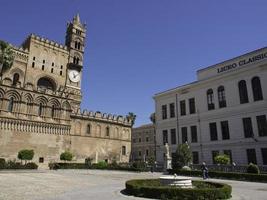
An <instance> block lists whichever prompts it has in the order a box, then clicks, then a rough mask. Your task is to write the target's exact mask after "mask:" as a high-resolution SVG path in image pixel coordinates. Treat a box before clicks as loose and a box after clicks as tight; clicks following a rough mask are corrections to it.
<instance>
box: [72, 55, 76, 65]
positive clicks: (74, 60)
mask: <svg viewBox="0 0 267 200" xmlns="http://www.w3.org/2000/svg"><path fill="white" fill-rule="evenodd" d="M73 64H76V57H75V56H74V57H73Z"/></svg>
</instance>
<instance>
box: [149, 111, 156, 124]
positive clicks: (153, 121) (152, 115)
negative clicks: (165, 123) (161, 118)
mask: <svg viewBox="0 0 267 200" xmlns="http://www.w3.org/2000/svg"><path fill="white" fill-rule="evenodd" d="M150 121H151V122H152V123H153V124H155V123H156V114H155V113H152V114H151V115H150Z"/></svg>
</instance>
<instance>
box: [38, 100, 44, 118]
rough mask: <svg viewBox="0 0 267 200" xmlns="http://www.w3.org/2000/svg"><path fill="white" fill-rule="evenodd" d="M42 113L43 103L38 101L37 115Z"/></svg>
mask: <svg viewBox="0 0 267 200" xmlns="http://www.w3.org/2000/svg"><path fill="white" fill-rule="evenodd" d="M42 114H43V104H42V103H40V104H39V107H38V116H42Z"/></svg>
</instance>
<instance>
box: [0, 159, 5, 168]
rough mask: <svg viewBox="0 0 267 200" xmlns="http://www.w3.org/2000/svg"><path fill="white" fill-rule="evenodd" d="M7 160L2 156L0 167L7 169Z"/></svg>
mask: <svg viewBox="0 0 267 200" xmlns="http://www.w3.org/2000/svg"><path fill="white" fill-rule="evenodd" d="M5 167H6V160H5V159H4V158H0V169H5Z"/></svg>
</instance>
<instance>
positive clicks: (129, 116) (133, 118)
mask: <svg viewBox="0 0 267 200" xmlns="http://www.w3.org/2000/svg"><path fill="white" fill-rule="evenodd" d="M126 117H127V119H128V120H131V122H132V126H133V125H134V122H135V119H136V115H135V114H134V113H133V112H129V113H128V115H127V116H126Z"/></svg>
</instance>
